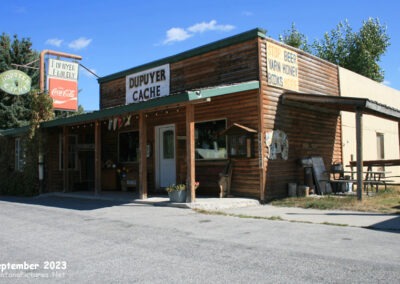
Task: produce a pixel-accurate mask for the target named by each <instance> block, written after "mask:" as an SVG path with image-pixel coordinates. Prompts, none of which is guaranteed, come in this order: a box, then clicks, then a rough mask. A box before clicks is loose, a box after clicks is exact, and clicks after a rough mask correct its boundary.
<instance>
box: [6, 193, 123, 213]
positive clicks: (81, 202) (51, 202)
mask: <svg viewBox="0 0 400 284" xmlns="http://www.w3.org/2000/svg"><path fill="white" fill-rule="evenodd" d="M0 201H4V202H13V203H21V204H29V205H39V206H49V207H58V208H64V209H72V210H96V209H100V208H105V207H112V206H120V205H123V204H126V203H127V202H122V201H110V200H94V199H80V198H71V197H59V196H46V197H14V196H0Z"/></svg>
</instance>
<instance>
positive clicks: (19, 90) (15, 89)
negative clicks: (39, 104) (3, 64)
mask: <svg viewBox="0 0 400 284" xmlns="http://www.w3.org/2000/svg"><path fill="white" fill-rule="evenodd" d="M31 82H32V80H31V78H30V77H29V76H28V75H26V74H25V73H24V72H22V71H19V70H9V71H6V72H3V73H1V74H0V89H2V90H3V91H4V92H6V93H8V94H10V95H23V94H26V93H28V92H29V91H30V89H31Z"/></svg>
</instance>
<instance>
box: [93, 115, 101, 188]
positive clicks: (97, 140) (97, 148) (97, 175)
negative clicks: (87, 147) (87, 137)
mask: <svg viewBox="0 0 400 284" xmlns="http://www.w3.org/2000/svg"><path fill="white" fill-rule="evenodd" d="M94 192H95V194H96V195H97V194H99V193H100V192H101V122H100V121H96V122H95V129H94Z"/></svg>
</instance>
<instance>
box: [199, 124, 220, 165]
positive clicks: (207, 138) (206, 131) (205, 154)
mask: <svg viewBox="0 0 400 284" xmlns="http://www.w3.org/2000/svg"><path fill="white" fill-rule="evenodd" d="M225 128H226V120H225V119H222V120H214V121H207V122H199V123H196V124H195V138H196V142H195V143H196V159H208V160H211V159H226V136H225V135H218V134H219V133H220V132H221V131H223V130H224V129H225Z"/></svg>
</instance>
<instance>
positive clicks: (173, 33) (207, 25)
mask: <svg viewBox="0 0 400 284" xmlns="http://www.w3.org/2000/svg"><path fill="white" fill-rule="evenodd" d="M234 28H235V26H233V25H218V24H217V21H216V20H211V21H210V22H201V23H197V24H194V25H192V26H190V27H189V28H187V29H184V28H171V29H169V30H168V31H167V35H166V39H165V40H164V41H163V44H169V43H172V42H177V41H184V40H186V39H188V38H190V37H192V36H194V35H195V34H197V33H204V32H207V31H222V32H228V31H231V30H233V29H234Z"/></svg>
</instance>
